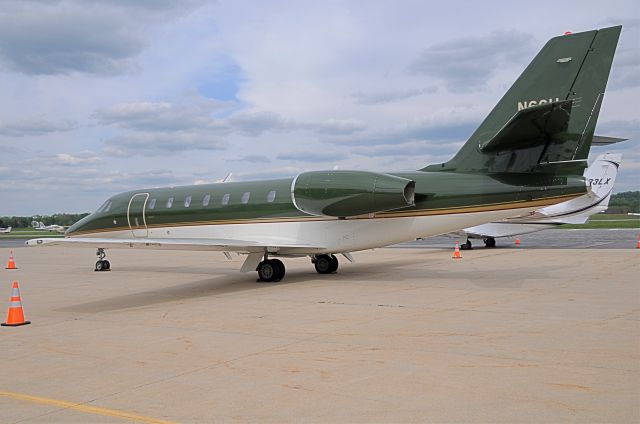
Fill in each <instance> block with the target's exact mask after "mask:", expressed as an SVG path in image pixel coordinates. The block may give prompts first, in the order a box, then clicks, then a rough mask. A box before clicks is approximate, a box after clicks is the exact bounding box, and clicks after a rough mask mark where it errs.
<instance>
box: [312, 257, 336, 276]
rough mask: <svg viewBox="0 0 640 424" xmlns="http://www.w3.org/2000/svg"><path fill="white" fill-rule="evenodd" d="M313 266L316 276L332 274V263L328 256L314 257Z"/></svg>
mask: <svg viewBox="0 0 640 424" xmlns="http://www.w3.org/2000/svg"><path fill="white" fill-rule="evenodd" d="M314 265H315V267H316V271H318V274H331V272H332V265H333V263H332V261H331V257H330V256H329V255H319V256H316V260H315V263H314Z"/></svg>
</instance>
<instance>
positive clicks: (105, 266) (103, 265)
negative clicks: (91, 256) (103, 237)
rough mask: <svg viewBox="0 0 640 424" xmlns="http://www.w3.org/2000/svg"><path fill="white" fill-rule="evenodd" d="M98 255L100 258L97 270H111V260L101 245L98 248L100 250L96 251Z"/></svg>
mask: <svg viewBox="0 0 640 424" xmlns="http://www.w3.org/2000/svg"><path fill="white" fill-rule="evenodd" d="M96 256H97V257H98V258H99V259H98V262H96V269H95V271H109V270H111V263H109V261H108V260H106V259H105V258H106V257H107V254H106V253H104V249H103V248H101V247H99V248H98V251H97V252H96Z"/></svg>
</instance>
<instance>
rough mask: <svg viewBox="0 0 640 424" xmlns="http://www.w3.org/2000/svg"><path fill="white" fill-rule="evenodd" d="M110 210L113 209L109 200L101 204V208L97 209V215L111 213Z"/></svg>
mask: <svg viewBox="0 0 640 424" xmlns="http://www.w3.org/2000/svg"><path fill="white" fill-rule="evenodd" d="M109 209H111V200H107V201H106V202H104V203H103V204H101V205H100V207H99V208H98V209H96V213H100V212H109Z"/></svg>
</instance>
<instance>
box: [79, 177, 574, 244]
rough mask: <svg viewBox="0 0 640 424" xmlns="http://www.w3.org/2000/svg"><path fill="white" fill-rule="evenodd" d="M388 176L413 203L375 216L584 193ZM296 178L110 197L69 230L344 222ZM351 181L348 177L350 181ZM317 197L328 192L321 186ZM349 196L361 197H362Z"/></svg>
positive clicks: (552, 183)
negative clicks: (308, 200)
mask: <svg viewBox="0 0 640 424" xmlns="http://www.w3.org/2000/svg"><path fill="white" fill-rule="evenodd" d="M390 175H393V176H398V177H402V178H406V179H408V180H412V181H415V205H413V206H407V207H404V208H401V209H396V210H391V211H381V212H379V213H376V214H375V217H376V218H385V217H398V216H424V215H442V214H451V213H465V212H469V213H471V212H477V211H490V210H504V209H516V208H526V207H538V206H545V205H548V204H553V203H558V202H561V201H564V200H567V199H569V198H571V197H576V196H579V195H581V194H584V193H585V192H586V186H585V182H584V178H583V177H582V176H577V175H576V176H570V177H567V176H556V175H552V174H514V173H504V174H493V175H491V174H490V175H486V174H472V173H456V172H422V171H414V172H397V173H391V174H390ZM293 180H294V178H283V179H275V180H267V181H250V182H229V183H217V184H203V185H191V186H179V187H164V188H151V189H142V190H135V191H129V192H125V193H121V194H117V195H115V196H113V197H111V198H110V199H109V200H108V201H107V202H106V203H105V204H104V205H103V206H102V207H101V208H99V209H98V210H97V211H96V212H94V213H93V214H91V215H89V216H87V217H86V218H84V219H82V220H81V221H79V222H77V223H76V224H74V225H73V226H72V227H71V228H70V229H69V230H68V231H67V235H68V236H76V235H84V234H91V233H103V232H110V231H122V230H130V229H132V230H135V229H140V228H159V227H175V226H193V225H224V224H235V223H260V222H290V221H305V220H318V219H324V220H335V219H339V218H337V217H327V216H325V217H318V216H314V215H310V214H307V213H304V212H302V211H300V210H299V209H297V208H296V205H295V204H294V202H293V200H292V195H291V187H292V182H293ZM351 183H352V181H345V185H348V184H351ZM146 193H148V196H147V195H146ZM247 193H248V194H247ZM313 195H317V196H326V195H330V193H327V190H324V192H323V193H315V194H312V196H313ZM351 195H352V196H353V198H354V199H356V200H354V201H357V196H359V195H360V194H358V193H355V192H354V193H352V194H351ZM207 200H208V201H207ZM143 210H144V216H143ZM372 217H373V216H372V215H370V216H367V217H362V216H358V217H344V218H346V219H350V218H372Z"/></svg>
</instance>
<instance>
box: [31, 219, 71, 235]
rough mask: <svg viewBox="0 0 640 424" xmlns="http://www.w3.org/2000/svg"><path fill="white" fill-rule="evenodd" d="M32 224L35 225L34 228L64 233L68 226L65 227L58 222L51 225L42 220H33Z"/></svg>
mask: <svg viewBox="0 0 640 424" xmlns="http://www.w3.org/2000/svg"><path fill="white" fill-rule="evenodd" d="M31 226H32V227H33V229H34V230H39V231H55V232H57V233H64V232H65V230H66V228H65V227H63V226H62V225H58V224H51V225H44V222H42V221H40V222H38V221H32V222H31Z"/></svg>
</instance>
